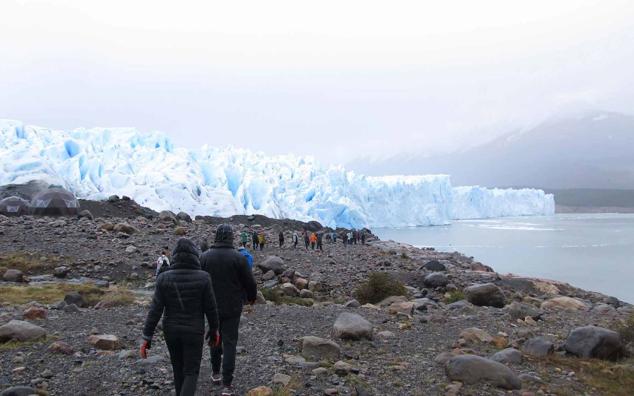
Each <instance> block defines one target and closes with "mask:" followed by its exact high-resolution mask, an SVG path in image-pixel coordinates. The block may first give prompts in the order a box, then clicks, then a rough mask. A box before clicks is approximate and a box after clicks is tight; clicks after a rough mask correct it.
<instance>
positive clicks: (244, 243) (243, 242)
mask: <svg viewBox="0 0 634 396" xmlns="http://www.w3.org/2000/svg"><path fill="white" fill-rule="evenodd" d="M248 241H249V234H247V231H246V230H242V232H241V233H240V246H242V247H246V246H247V242H248Z"/></svg>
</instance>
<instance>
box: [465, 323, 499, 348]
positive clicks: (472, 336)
mask: <svg viewBox="0 0 634 396" xmlns="http://www.w3.org/2000/svg"><path fill="white" fill-rule="evenodd" d="M460 338H462V339H463V340H465V341H466V342H467V343H468V344H490V343H492V342H493V337H492V336H491V335H490V334H489V333H487V332H486V331H484V330H482V329H479V328H477V327H469V328H468V329H464V330H462V331H461V332H460Z"/></svg>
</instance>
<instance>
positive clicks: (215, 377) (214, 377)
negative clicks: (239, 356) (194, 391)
mask: <svg viewBox="0 0 634 396" xmlns="http://www.w3.org/2000/svg"><path fill="white" fill-rule="evenodd" d="M211 383H212V384H214V385H215V386H220V385H221V384H222V376H221V375H220V374H211Z"/></svg>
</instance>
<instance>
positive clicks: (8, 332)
mask: <svg viewBox="0 0 634 396" xmlns="http://www.w3.org/2000/svg"><path fill="white" fill-rule="evenodd" d="M45 336H46V330H44V329H43V328H41V327H40V326H37V325H34V324H33V323H29V322H25V321H23V320H11V321H10V322H9V323H7V324H5V325H3V326H0V342H7V341H12V340H15V341H31V340H37V339H39V338H42V337H45Z"/></svg>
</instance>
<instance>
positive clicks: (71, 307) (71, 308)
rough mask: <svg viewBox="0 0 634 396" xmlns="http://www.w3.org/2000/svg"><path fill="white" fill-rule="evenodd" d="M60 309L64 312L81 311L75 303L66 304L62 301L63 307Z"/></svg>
mask: <svg viewBox="0 0 634 396" xmlns="http://www.w3.org/2000/svg"><path fill="white" fill-rule="evenodd" d="M62 310H64V312H66V313H79V312H81V310H80V309H79V307H78V306H77V305H75V304H66V303H65V302H64V307H63V308H62Z"/></svg>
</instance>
